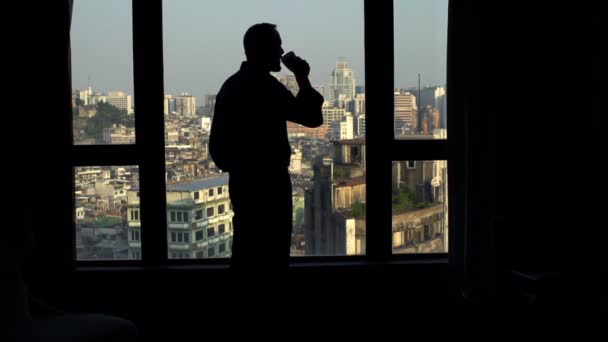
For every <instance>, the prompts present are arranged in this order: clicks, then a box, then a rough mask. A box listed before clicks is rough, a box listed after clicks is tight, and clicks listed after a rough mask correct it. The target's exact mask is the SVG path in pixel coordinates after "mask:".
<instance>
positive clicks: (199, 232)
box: [194, 230, 204, 241]
mask: <svg viewBox="0 0 608 342" xmlns="http://www.w3.org/2000/svg"><path fill="white" fill-rule="evenodd" d="M194 234H195V235H194V238H195V239H196V241H201V240H202V239H204V234H203V231H202V230H197V231H196V232H195V233H194Z"/></svg>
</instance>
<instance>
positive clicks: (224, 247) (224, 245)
mask: <svg viewBox="0 0 608 342" xmlns="http://www.w3.org/2000/svg"><path fill="white" fill-rule="evenodd" d="M218 252H219V253H220V254H223V253H226V244H225V243H220V246H219V250H218Z"/></svg>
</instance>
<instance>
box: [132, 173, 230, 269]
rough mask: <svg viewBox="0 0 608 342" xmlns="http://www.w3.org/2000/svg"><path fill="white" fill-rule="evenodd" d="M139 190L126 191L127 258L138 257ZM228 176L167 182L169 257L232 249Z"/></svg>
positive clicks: (218, 254)
mask: <svg viewBox="0 0 608 342" xmlns="http://www.w3.org/2000/svg"><path fill="white" fill-rule="evenodd" d="M138 191H139V189H138V188H133V189H132V190H130V191H129V192H128V196H127V198H128V200H127V207H128V208H127V222H128V226H129V235H128V239H129V257H130V258H137V257H138V256H141V242H140V240H139V238H140V234H139V231H140V222H139V219H140V215H139V210H140V204H139V192H138ZM233 216H234V213H233V212H232V209H231V207H230V197H229V193H228V175H221V176H219V177H213V178H206V179H201V180H196V181H190V182H183V183H174V184H168V185H167V241H168V253H169V258H170V259H194V258H196V259H203V258H227V257H230V254H231V249H232V217H233Z"/></svg>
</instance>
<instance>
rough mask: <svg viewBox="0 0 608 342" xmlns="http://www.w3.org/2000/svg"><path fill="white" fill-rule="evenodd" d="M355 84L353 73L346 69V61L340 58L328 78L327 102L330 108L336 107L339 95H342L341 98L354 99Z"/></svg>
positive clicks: (351, 70)
mask: <svg viewBox="0 0 608 342" xmlns="http://www.w3.org/2000/svg"><path fill="white" fill-rule="evenodd" d="M355 84H356V82H355V72H354V71H353V69H350V68H349V67H348V62H347V61H346V59H345V58H343V57H340V58H339V59H338V61H337V62H336V68H335V69H334V71H332V73H331V74H330V76H329V94H328V99H327V100H329V103H330V104H331V105H332V106H337V105H338V99H339V98H340V95H343V98H354V97H355Z"/></svg>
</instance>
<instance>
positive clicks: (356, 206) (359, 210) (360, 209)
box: [353, 202, 365, 218]
mask: <svg viewBox="0 0 608 342" xmlns="http://www.w3.org/2000/svg"><path fill="white" fill-rule="evenodd" d="M353 217H354V218H362V217H365V206H364V205H363V204H362V203H361V202H355V203H353Z"/></svg>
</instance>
